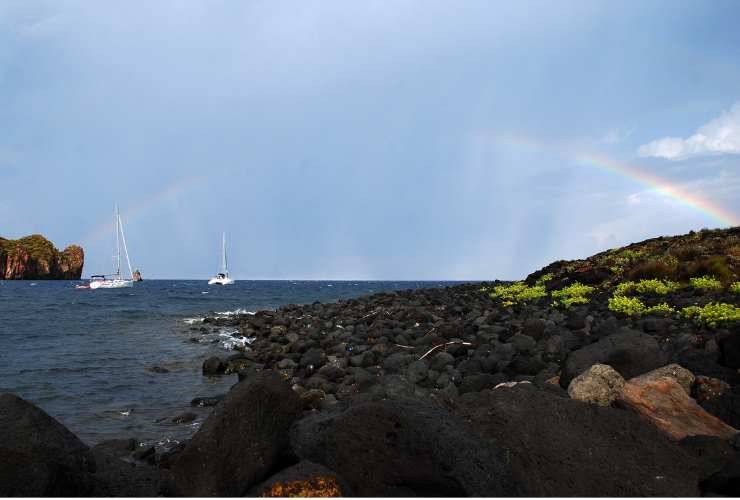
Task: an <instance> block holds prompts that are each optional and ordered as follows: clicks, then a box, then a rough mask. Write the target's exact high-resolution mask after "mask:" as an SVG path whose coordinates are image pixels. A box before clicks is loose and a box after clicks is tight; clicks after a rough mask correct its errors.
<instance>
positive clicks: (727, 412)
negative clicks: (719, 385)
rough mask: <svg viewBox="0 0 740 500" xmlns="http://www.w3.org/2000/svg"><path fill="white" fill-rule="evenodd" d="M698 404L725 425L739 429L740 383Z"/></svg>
mask: <svg viewBox="0 0 740 500" xmlns="http://www.w3.org/2000/svg"><path fill="white" fill-rule="evenodd" d="M699 404H700V405H701V407H702V408H704V409H705V410H706V411H708V412H709V413H711V414H712V415H714V416H715V417H717V418H719V419H720V420H722V421H723V422H724V423H726V424H727V425H731V426H732V427H734V428H735V429H740V385H738V386H735V388H734V389H732V390H728V391H726V392H724V393H722V394H721V395H719V396H717V397H715V398H712V399H708V400H705V401H701V402H700V403H699Z"/></svg>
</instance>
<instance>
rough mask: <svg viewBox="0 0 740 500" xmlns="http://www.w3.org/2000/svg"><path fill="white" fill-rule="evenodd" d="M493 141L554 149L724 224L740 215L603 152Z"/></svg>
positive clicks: (513, 138) (515, 138)
mask: <svg viewBox="0 0 740 500" xmlns="http://www.w3.org/2000/svg"><path fill="white" fill-rule="evenodd" d="M495 142H497V143H500V144H503V145H509V146H515V147H518V148H521V149H525V150H530V151H537V152H542V151H546V152H552V151H555V152H557V153H559V154H560V155H562V156H563V157H565V158H568V159H570V160H574V161H576V162H577V163H578V164H580V165H583V166H589V167H596V168H598V169H600V170H604V171H606V172H609V173H612V174H617V175H620V176H622V177H624V178H627V179H629V180H631V181H633V182H637V183H638V184H642V185H643V186H647V187H648V188H649V189H650V190H653V191H655V192H658V193H660V194H662V195H664V196H667V197H669V198H671V199H673V200H675V201H677V202H679V203H680V204H681V205H684V206H686V207H688V208H690V209H692V210H694V211H696V212H699V213H701V214H704V215H706V216H708V217H710V218H711V219H713V220H715V221H717V222H719V223H720V224H722V225H723V226H738V225H740V216H738V215H737V214H735V213H733V212H731V211H730V210H728V209H726V208H724V207H722V206H721V205H719V204H718V203H716V202H714V201H711V200H709V199H707V198H704V197H702V196H699V195H697V194H694V193H691V192H690V191H689V190H688V189H686V188H685V187H682V186H681V185H680V184H677V183H675V182H672V181H670V180H668V179H665V178H663V177H659V176H657V175H654V174H651V173H649V172H647V171H645V170H644V169H643V168H641V167H638V166H637V165H630V164H628V163H625V162H623V161H620V160H616V159H614V158H611V157H609V156H606V155H604V154H599V153H593V152H584V151H582V150H581V151H579V148H577V147H573V146H558V145H555V144H550V143H546V142H544V141H540V140H537V139H535V138H532V137H527V136H525V135H521V134H515V135H514V134H509V135H503V136H497V137H496V138H495Z"/></svg>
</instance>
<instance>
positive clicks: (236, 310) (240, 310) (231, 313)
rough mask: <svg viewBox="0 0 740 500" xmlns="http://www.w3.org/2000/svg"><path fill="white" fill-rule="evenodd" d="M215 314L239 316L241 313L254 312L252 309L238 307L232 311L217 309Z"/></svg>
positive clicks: (220, 316) (219, 315) (222, 316)
mask: <svg viewBox="0 0 740 500" xmlns="http://www.w3.org/2000/svg"><path fill="white" fill-rule="evenodd" d="M215 314H216V317H217V318H228V317H231V316H241V315H242V314H251V315H252V316H254V314H255V313H254V312H253V311H247V310H246V309H242V308H239V309H235V310H233V311H221V312H218V311H217V312H216V313H215Z"/></svg>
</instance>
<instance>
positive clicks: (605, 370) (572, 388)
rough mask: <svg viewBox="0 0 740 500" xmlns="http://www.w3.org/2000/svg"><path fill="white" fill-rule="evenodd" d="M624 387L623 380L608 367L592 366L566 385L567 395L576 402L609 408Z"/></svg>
mask: <svg viewBox="0 0 740 500" xmlns="http://www.w3.org/2000/svg"><path fill="white" fill-rule="evenodd" d="M623 387H624V378H623V377H622V376H621V375H620V374H619V373H617V371H616V370H615V369H614V368H612V367H611V366H609V365H600V364H596V365H593V366H592V367H591V368H589V369H588V370H586V371H585V372H583V373H581V374H580V375H578V376H577V377H576V378H574V379H573V380H572V381H571V382H570V385H568V395H569V396H570V397H571V398H573V399H576V400H578V401H583V402H585V403H593V404H597V405H600V406H609V405H610V404H612V401H614V400H615V399H617V396H619V393H620V392H622V388H623Z"/></svg>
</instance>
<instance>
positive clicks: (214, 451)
mask: <svg viewBox="0 0 740 500" xmlns="http://www.w3.org/2000/svg"><path fill="white" fill-rule="evenodd" d="M302 407H303V403H302V401H301V399H300V398H299V397H298V396H297V395H296V394H295V393H294V392H293V391H292V390H291V389H290V386H289V385H288V384H287V383H286V382H285V381H284V380H283V379H282V377H281V376H280V375H279V374H277V373H276V372H273V371H269V370H268V371H263V372H260V373H259V374H257V375H255V376H254V377H251V378H250V379H249V380H246V381H244V382H240V383H238V384H237V385H235V386H234V387H233V388H232V389H231V391H229V393H228V394H227V395H226V398H225V399H224V401H222V402H221V403H219V404H218V406H216V408H215V409H214V411H213V413H212V414H211V416H210V417H208V419H207V420H206V421H205V422H204V423H203V426H202V427H201V429H200V430H199V431H198V432H197V433H196V434H195V435H194V436H193V438H192V439H191V440H190V442H189V443H188V444H187V446H186V447H185V449H184V450H183V451H181V452H180V453H178V454H177V456H176V458H175V459H174V461H173V464H172V467H171V471H172V479H173V484H172V489H173V490H174V491H173V492H174V493H175V494H177V495H185V496H243V495H244V494H245V493H246V492H247V491H248V490H249V488H251V487H252V486H254V485H255V484H257V483H258V482H260V481H262V480H263V479H264V478H265V477H267V476H268V475H269V474H270V473H271V472H272V470H273V468H274V467H275V465H276V464H277V463H278V462H279V460H280V458H281V456H282V455H283V454H284V452H285V448H286V445H287V438H288V429H289V428H290V426H291V424H292V423H293V421H294V420H295V419H296V417H297V416H298V415H300V414H301V410H302Z"/></svg>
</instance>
